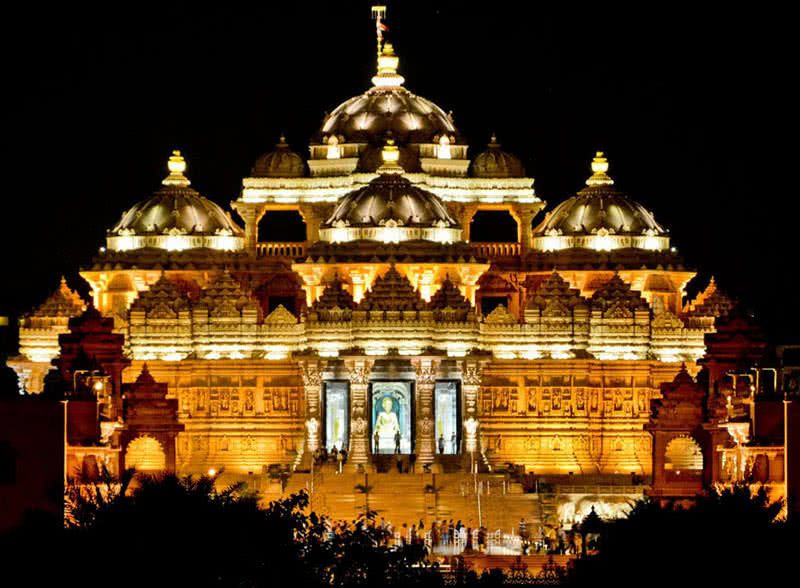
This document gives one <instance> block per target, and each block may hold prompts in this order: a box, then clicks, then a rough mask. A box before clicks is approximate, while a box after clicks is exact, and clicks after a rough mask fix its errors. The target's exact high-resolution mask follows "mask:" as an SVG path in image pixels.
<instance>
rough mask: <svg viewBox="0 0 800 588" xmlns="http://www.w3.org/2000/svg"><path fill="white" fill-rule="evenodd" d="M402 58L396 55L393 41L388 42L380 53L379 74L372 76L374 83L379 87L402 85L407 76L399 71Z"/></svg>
mask: <svg viewBox="0 0 800 588" xmlns="http://www.w3.org/2000/svg"><path fill="white" fill-rule="evenodd" d="M399 63H400V58H399V57H398V56H397V55H395V53H394V47H392V44H391V43H386V44H385V45H384V46H383V49H382V50H381V53H380V54H379V55H378V75H376V76H374V77H373V78H372V83H373V84H375V86H377V87H379V88H384V87H388V86H402V85H403V82H405V81H406V80H405V78H404V77H403V76H401V75H399V74H398V73H397V65H398V64H399Z"/></svg>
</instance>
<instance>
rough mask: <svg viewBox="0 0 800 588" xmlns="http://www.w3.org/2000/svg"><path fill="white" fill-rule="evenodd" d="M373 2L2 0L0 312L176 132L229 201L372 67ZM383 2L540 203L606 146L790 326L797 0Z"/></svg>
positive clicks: (197, 181)
mask: <svg viewBox="0 0 800 588" xmlns="http://www.w3.org/2000/svg"><path fill="white" fill-rule="evenodd" d="M370 4H371V3H370V2H362V1H347V2H345V1H343V0H340V1H336V2H319V3H315V2H306V3H295V4H290V3H286V2H282V3H267V2H265V3H260V4H259V5H258V7H252V6H251V7H248V8H246V9H239V10H237V9H236V8H235V7H234V6H233V5H232V4H231V5H230V6H229V7H223V8H217V9H216V10H214V11H202V12H198V10H197V8H196V6H198V5H199V3H186V4H183V5H179V4H175V5H172V4H168V3H162V5H161V6H160V7H159V9H158V10H148V9H146V8H143V7H142V6H141V5H138V4H131V5H129V9H128V10H127V11H119V12H111V11H108V12H100V13H98V12H96V11H95V10H91V11H90V10H89V9H82V8H80V7H76V4H74V3H72V4H66V3H64V4H61V6H60V8H56V9H55V10H50V9H48V10H44V9H41V10H40V9H37V12H31V13H21V14H18V15H9V18H6V19H5V21H4V23H3V25H2V29H3V30H2V34H0V44H1V45H2V55H3V58H2V59H3V70H2V71H3V77H4V78H5V79H4V81H5V84H4V87H5V92H4V94H5V98H6V101H5V102H6V107H5V108H3V109H2V111H0V112H2V128H3V135H4V136H3V158H2V162H3V165H4V168H5V169H4V173H3V180H4V182H3V191H4V197H3V199H2V201H3V205H4V215H3V223H2V225H3V230H2V231H0V235H2V236H1V237H0V239H2V243H1V245H2V250H3V251H4V252H5V255H4V266H5V267H4V280H3V287H2V288H0V314H11V315H12V316H13V315H15V314H17V313H19V312H24V311H26V310H28V309H30V308H31V307H33V306H35V305H37V304H39V303H40V302H41V301H42V300H43V299H44V298H45V297H46V295H47V293H48V292H49V291H50V290H52V289H53V288H54V287H55V286H56V285H57V283H58V279H59V277H60V275H61V274H62V273H63V274H66V276H67V278H68V280H69V281H70V283H71V284H73V285H75V284H77V283H78V282H79V279H78V277H77V270H78V268H79V267H80V266H81V265H83V264H86V263H87V262H88V261H90V259H91V256H92V255H93V253H94V252H96V251H97V248H98V247H99V246H100V245H102V244H103V243H104V236H105V230H106V229H107V228H108V227H110V226H111V225H112V224H113V223H114V222H115V221H116V220H117V219H118V218H119V216H120V214H121V213H122V211H123V210H125V209H126V208H128V207H129V206H131V205H132V204H133V203H135V202H136V201H138V200H141V199H143V198H145V197H146V196H147V195H149V194H150V193H151V192H152V191H153V190H155V189H156V188H157V186H158V185H159V181H160V180H161V179H162V177H163V176H164V175H165V161H166V158H167V156H168V154H169V152H170V150H171V149H174V148H180V149H181V150H182V151H184V153H185V154H186V156H187V159H188V161H189V175H190V178H191V179H192V182H193V185H194V186H195V187H196V188H197V189H199V190H200V191H201V193H203V194H204V195H206V196H208V197H209V198H211V199H213V200H215V201H216V202H218V203H219V204H222V205H223V206H225V207H226V208H227V205H228V203H229V202H230V201H231V200H234V199H235V198H236V197H237V194H238V190H239V186H240V181H241V178H242V176H244V175H245V174H246V173H247V172H248V170H249V168H250V166H251V165H252V162H253V160H254V159H255V158H256V156H257V155H258V154H260V153H261V152H264V151H266V150H269V149H271V147H272V145H273V144H274V143H275V142H276V140H277V138H278V136H279V135H280V133H281V131H284V132H285V133H286V136H287V138H288V140H289V142H290V143H291V144H292V146H293V147H294V148H295V149H296V150H297V151H298V152H300V153H302V154H305V153H306V146H307V142H308V138H309V137H310V136H311V134H312V133H313V132H314V130H315V129H316V128H317V127H318V126H319V124H320V123H321V120H322V116H323V113H324V112H325V111H326V110H327V111H330V110H332V109H333V108H335V107H336V105H338V104H339V103H340V102H341V101H343V100H345V99H347V98H349V97H350V96H353V95H356V94H359V93H361V92H362V91H364V90H365V89H366V88H368V87H369V85H370V82H369V78H370V77H371V76H372V75H373V73H374V68H375V61H374V60H375V56H374V50H375V37H374V26H373V24H372V21H371V20H370V15H369V5H370ZM388 4H389V14H388V18H387V20H386V24H387V25H388V26H389V28H390V31H389V33H388V34H387V40H388V41H390V42H392V43H393V44H394V45H395V48H396V50H397V52H398V53H399V55H400V57H401V62H400V73H402V74H403V75H404V76H405V77H406V87H407V88H409V89H410V90H411V91H413V92H415V93H418V94H420V95H422V96H425V97H427V98H429V99H431V100H433V101H434V102H436V103H437V104H439V105H440V106H441V107H442V108H444V109H445V110H451V109H452V110H453V111H454V115H455V121H456V124H457V126H458V127H459V129H460V130H461V132H462V134H463V135H464V136H465V137H466V138H467V140H468V141H469V142H470V144H471V145H472V149H471V151H470V153H472V154H473V155H474V154H475V153H476V152H477V151H478V150H480V149H481V148H482V146H483V144H485V143H486V142H487V140H488V138H489V136H490V135H491V133H492V131H495V132H497V135H498V138H499V139H500V141H501V142H502V143H503V146H504V148H507V149H508V150H510V151H512V152H514V153H516V154H517V155H519V156H520V157H521V158H522V159H523V161H524V163H525V165H526V167H527V169H528V172H529V173H531V174H532V175H533V176H534V177H535V178H536V184H535V186H536V189H537V193H538V194H539V196H540V197H541V198H543V199H544V200H546V201H547V202H548V209H551V208H552V206H553V205H555V204H556V203H558V202H559V201H561V200H563V199H564V198H566V197H568V196H569V195H571V194H573V193H574V192H575V191H576V190H577V189H579V188H580V187H581V186H582V185H583V181H584V180H585V178H586V176H587V172H588V167H587V166H588V161H589V159H590V158H591V156H592V155H593V153H594V151H595V150H597V149H603V150H605V151H606V152H607V154H608V156H609V158H610V161H611V166H612V167H611V175H612V176H613V177H614V178H615V179H616V180H617V183H618V185H619V186H620V187H621V188H622V189H624V190H625V191H627V192H628V193H629V194H630V195H631V196H632V197H633V198H634V199H636V200H639V201H640V202H642V203H643V204H644V205H645V206H646V207H648V208H649V209H652V210H653V211H654V212H655V214H656V218H657V220H659V222H661V223H662V224H664V225H666V226H667V227H668V228H669V229H670V230H671V232H672V237H673V243H674V244H675V245H677V247H678V248H679V251H680V252H681V253H682V254H683V255H684V256H685V258H686V260H687V264H688V265H690V266H692V267H694V268H696V269H698V270H699V272H700V275H701V277H702V278H703V280H704V281H705V280H707V279H708V277H709V276H710V275H711V274H712V273H713V274H714V275H716V276H717V281H718V283H720V284H721V286H722V287H723V289H725V290H726V291H728V292H729V293H731V294H733V295H735V296H737V297H739V298H740V299H742V300H743V301H744V302H745V303H746V304H747V305H748V306H749V307H752V308H753V309H754V310H755V311H756V312H757V315H758V316H760V317H761V318H762V320H763V322H764V324H765V326H767V327H768V328H769V329H771V331H772V332H773V333H774V334H775V336H776V337H777V338H780V339H788V340H794V341H797V340H798V339H800V337H798V335H797V334H796V332H797V331H796V329H797V326H798V323H799V322H800V319H798V316H800V315H798V313H796V311H794V307H793V305H791V300H792V296H791V295H790V294H789V292H790V290H789V286H790V284H791V283H792V281H793V279H794V274H795V271H796V262H795V251H796V249H795V244H794V238H795V237H794V235H795V233H796V232H797V229H796V228H795V224H796V222H797V220H796V219H797V218H798V214H797V213H798V211H799V209H800V205H799V204H798V199H797V197H796V196H794V195H793V194H791V193H787V192H786V188H787V187H788V186H789V185H791V184H790V182H792V180H793V178H791V179H790V174H792V173H793V172H794V167H795V166H793V165H790V162H789V157H788V154H789V151H787V150H785V149H786V148H785V146H784V145H785V143H787V142H788V141H786V140H785V139H784V140H782V139H783V137H782V135H784V134H787V135H790V136H791V137H793V136H794V135H793V133H792V132H791V131H790V130H789V123H790V118H789V108H788V100H789V97H790V96H792V94H791V93H790V92H789V88H788V86H789V83H790V79H791V78H792V77H794V72H795V71H796V67H794V65H793V64H790V63H789V55H792V54H793V53H794V49H792V52H791V53H790V47H789V39H790V38H791V37H790V35H789V34H788V33H789V31H788V26H789V22H790V19H789V17H788V15H787V14H781V13H776V12H767V11H763V12H756V11H753V10H752V9H751V10H750V11H748V12H744V11H737V10H736V9H735V8H734V4H733V3H728V4H727V5H722V7H721V8H720V9H718V10H715V9H711V8H708V9H698V8H697V6H692V5H688V6H686V7H682V6H679V5H676V4H674V3H658V4H653V3H647V7H648V8H647V9H645V8H644V6H645V4H644V3H640V4H638V5H637V6H638V8H635V9H630V8H628V9H626V10H622V9H611V8H609V7H608V6H605V5H601V4H597V3H595V5H594V8H591V9H587V8H583V7H580V6H579V5H577V4H573V3H570V4H568V5H566V6H565V8H564V9H562V10H553V9H543V8H541V7H539V6H537V5H539V4H540V3H533V2H524V3H514V2H504V3H500V2H495V3H482V4H480V5H479V6H480V7H476V8H472V7H469V5H468V4H467V3H462V2H458V1H434V0H431V1H427V2H414V1H411V0H402V1H398V0H395V1H394V2H392V1H390V2H388ZM653 5H655V6H656V7H657V8H656V9H653V8H649V7H650V6H653ZM291 6H295V7H291ZM522 6H524V7H527V8H521V7H522ZM107 10H108V9H107ZM791 163H792V164H793V163H794V161H792V162H791ZM792 183H793V182H792ZM783 313H787V314H789V316H787V317H783V316H782V315H783Z"/></svg>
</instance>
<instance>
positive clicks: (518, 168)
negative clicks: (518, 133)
mask: <svg viewBox="0 0 800 588" xmlns="http://www.w3.org/2000/svg"><path fill="white" fill-rule="evenodd" d="M469 172H470V175H471V176H472V177H475V178H524V177H525V168H524V167H522V162H521V161H520V160H519V158H518V157H515V156H514V155H511V154H510V153H507V152H506V151H503V150H502V149H500V143H498V142H497V137H495V136H494V135H492V141H491V142H490V143H489V144H488V145H487V146H486V150H484V151H481V152H480V153H479V154H478V155H476V156H475V159H473V160H472V164H471V165H470V168H469Z"/></svg>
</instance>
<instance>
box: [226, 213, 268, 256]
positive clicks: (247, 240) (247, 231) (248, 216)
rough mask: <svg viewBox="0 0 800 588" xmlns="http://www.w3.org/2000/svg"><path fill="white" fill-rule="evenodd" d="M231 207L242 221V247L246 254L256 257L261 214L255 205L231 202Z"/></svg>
mask: <svg viewBox="0 0 800 588" xmlns="http://www.w3.org/2000/svg"><path fill="white" fill-rule="evenodd" d="M231 206H233V207H234V208H235V209H236V212H238V213H239V216H241V217H242V220H243V221H244V246H245V249H246V250H247V252H248V253H249V254H250V255H252V256H254V257H255V255H256V253H257V251H256V244H257V243H258V221H259V220H260V219H261V216H262V215H261V214H259V211H258V209H257V207H256V206H257V205H253V204H248V203H244V202H231Z"/></svg>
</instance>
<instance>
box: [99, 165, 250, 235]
mask: <svg viewBox="0 0 800 588" xmlns="http://www.w3.org/2000/svg"><path fill="white" fill-rule="evenodd" d="M168 167H169V170H170V174H169V175H168V176H167V177H166V178H165V179H164V181H163V182H162V184H163V186H162V188H161V189H160V190H158V191H157V192H156V193H155V194H153V196H152V197H150V198H148V199H147V200H142V201H141V202H139V203H137V204H135V205H134V206H133V207H132V208H131V209H130V210H128V211H127V212H125V213H124V214H123V215H122V218H121V219H120V221H119V222H118V223H117V224H116V225H115V226H114V228H112V229H111V230H110V231H109V232H108V236H107V238H106V242H107V247H108V249H110V250H112V251H125V250H130V249H142V248H145V247H155V248H159V249H168V250H183V249H196V248H211V249H224V250H237V249H242V248H243V247H244V232H243V231H242V229H241V228H239V227H238V226H237V225H236V223H234V222H233V220H232V219H231V217H230V215H229V214H228V213H226V212H225V211H224V210H223V209H222V208H221V207H220V206H219V205H217V204H215V203H214V202H212V201H211V200H209V199H208V198H204V197H203V196H201V195H200V194H199V193H198V192H197V191H196V190H194V189H192V188H190V187H189V183H190V182H189V180H188V179H187V178H186V176H184V175H183V172H184V171H185V169H186V162H185V161H184V159H183V157H181V154H180V151H173V154H172V157H170V160H169V163H168Z"/></svg>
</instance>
